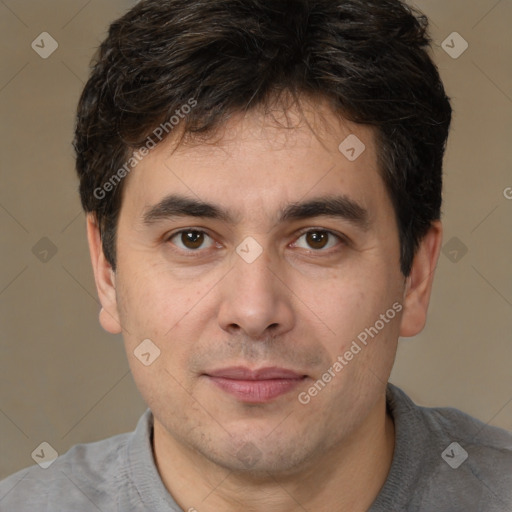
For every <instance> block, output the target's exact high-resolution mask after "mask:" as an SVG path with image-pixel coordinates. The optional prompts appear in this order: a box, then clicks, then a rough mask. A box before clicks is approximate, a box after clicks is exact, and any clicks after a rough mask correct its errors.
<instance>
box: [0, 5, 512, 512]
mask: <svg viewBox="0 0 512 512" xmlns="http://www.w3.org/2000/svg"><path fill="white" fill-rule="evenodd" d="M426 26H427V23H426V20H425V18H424V17H422V16H420V15H419V14H414V13H413V12H412V10H411V9H410V8H408V7H406V6H405V5H404V4H402V3H401V2H400V1H399V0H370V1H362V0H310V1H307V0H294V1H285V0H282V1H270V0H269V1H262V0H245V1H243V2H241V1H239V0H215V1H213V0H188V1H184V0H166V1H162V0H143V1H142V2H139V3H138V4H137V5H136V6H135V7H134V8H133V9H132V10H131V11H130V12H128V13H127V14H126V15H125V16H124V17H123V18H121V19H119V20H117V21H116V22H114V23H113V24H112V25H111V28H110V32H109V35H108V37H107V39H106V40H105V42H104V43H103V44H102V46H101V49H100V51H99V54H98V58H97V62H96V64H95V66H94V69H93V71H92V75H91V77H90V79H89V81H88V83H87V85H86V86H85V90H84V92H83V95H82V98H81V100H80V104H79V108H78V120H77V127H76V138H75V149H76V152H77V170H78V175H79V177H80V194H81V199H82V204H83V207H84V209H85V211H86V212H87V214H88V215H87V233H88V240H89V245H90V251H91V258H92V264H93V268H94V274H95V279H96V286H97V290H98V294H99V298H100V300H101V304H102V306H103V308H102V310H101V313H100V322H101V324H102V326H103V327H104V328H105V329H106V330H107V331H108V332H111V333H120V332H122V333H123V336H124V340H125V345H126V351H127V356H128V360H129V363H130V367H131V370H132V373H133V376H134V379H135V382H136V383H137V385H138V388H139V390H140V392H141V394H142V396H143V397H144V399H145V401H146V402H147V404H148V407H149V409H148V411H147V412H146V413H145V414H144V416H143V417H142V418H141V419H140V421H139V424H138V426H137V429H136V431H135V432H134V433H130V434H123V435H120V436H116V437H114V438H111V439H107V440H104V441H100V442H98V443H92V444H88V445H79V446H75V447H74V448H73V449H71V450H70V451H69V452H68V453H66V454H65V455H63V456H61V457H60V458H58V459H57V460H56V461H55V462H54V463H53V464H52V465H51V466H50V467H49V468H47V469H45V470H43V469H41V468H39V467H33V468H29V469H27V470H24V471H21V472H19V473H17V474H15V475H13V476H11V477H9V478H8V479H7V480H5V481H4V482H3V483H2V486H1V492H0V498H1V501H0V507H1V510H6V511H7V510H8V511H11V510H13V511H18V510H30V511H52V512H53V511H59V510H63V511H64V510H66V511H67V510H76V511H86V510H87V511H89V510H102V511H112V510H116V511H122V512H129V511H143V510H148V511H149V510H151V511H159V512H160V511H199V512H218V511H223V512H231V511H241V510H242V511H255V512H260V511H265V512H266V511H273V512H289V511H315V512H326V511H345V510H347V511H368V510H370V511H371V512H376V511H401V510H407V511H434V510H435V511H455V510H464V511H477V510H486V511H496V512H497V511H505V510H512V493H511V489H512V478H511V471H510V470H511V467H512V466H511V464H512V455H511V453H512V452H511V450H512V442H511V436H510V434H508V433H507V432H505V431H503V430H500V429H497V428H493V427H489V426H487V425H485V424H483V423H481V422H480V421H478V420H476V419H473V418H471V417H469V416H467V415H465V414H464V413H462V412H460V411H457V410H454V409H425V408H420V407H418V406H416V405H414V404H413V403H412V401H411V400H410V399H409V398H408V397H407V396H406V395H405V394H404V393H403V392H402V391H401V390H399V389H398V388H396V387H394V386H392V385H390V384H388V377H389V375H390V372H391V368H392V365H393V361H394V357H395V353H396V348H397V340H398V337H399V336H406V337H407V336H414V335H415V334H417V333H419V332H420V331H421V330H422V328H423V326H424V324H425V319H426V314H427V308H428V303H429V298H430V291H431V287H432V280H433V274H434V269H435V266H436V262H437V258H438V255H439V248H440V246H441V238H442V227H441V223H440V220H439V218H440V206H441V188H442V187H441V183H442V179H441V169H442V157H443V152H444V147H445V143H446V138H447V135H448V129H449V124H450V117H451V108H450V105H449V101H448V99H447V97H446V95H445V92H444V89H443V86H442V83H441V81H440V78H439V75H438V72H437V69H436V67H435V66H434V64H433V63H432V61H431V59H430V57H429V56H428V53H427V50H428V44H429V39H428V36H427V32H426Z"/></svg>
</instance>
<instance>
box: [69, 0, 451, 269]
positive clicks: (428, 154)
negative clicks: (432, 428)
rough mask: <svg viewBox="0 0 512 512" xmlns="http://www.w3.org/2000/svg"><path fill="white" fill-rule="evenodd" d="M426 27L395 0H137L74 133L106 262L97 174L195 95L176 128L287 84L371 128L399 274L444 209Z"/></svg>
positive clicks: (109, 214) (106, 225) (107, 208)
mask: <svg viewBox="0 0 512 512" xmlns="http://www.w3.org/2000/svg"><path fill="white" fill-rule="evenodd" d="M427 25H428V22H427V19H426V18H425V16H423V15H421V14H420V13H419V12H417V11H415V10H413V9H412V8H411V7H408V6H406V5H405V4H404V3H403V2H401V1H400V0H369V1H368V0H267V1H264V0H143V1H141V2H139V3H138V4H136V5H135V6H134V7H133V8H132V9H131V10H130V11H129V12H128V13H127V14H126V15H124V16H123V17H122V18H120V19H118V20H117V21H115V22H113V23H112V25H111V26H110V30H109V33H108V37H107V38H106V40H105V41H104V42H103V43H102V45H101V47H100V48H99V51H98V53H97V56H96V59H95V62H94V65H93V68H92V72H91V76H90V78H89V80H88V82H87V84H86V85H85V88H84V91H83V93H82V96H81V98H80V102H79V105H78V114H77V124H76V132H75V140H74V147H75V151H76V168H77V172H78V175H79V178H80V196H81V201H82V205H83V207H84V209H85V211H87V212H94V214H95V215H96V218H97V221H98V224H99V226H100V232H101V235H102V246H103V251H104V253H105V256H106V258H107V260H108V261H109V263H110V264H111V265H112V267H113V268H114V269H115V260H116V251H115V241H116V226H117V220H118V217H119V211H120V207H121V200H122V191H123V180H119V183H115V186H112V187H111V186H108V185H107V186H106V184H107V183H108V182H109V180H110V183H111V184H112V179H113V177H114V176H115V175H116V173H117V177H119V172H120V170H121V169H122V168H123V166H125V164H126V162H127V161H128V160H129V158H130V156H132V152H133V150H135V149H137V148H139V147H141V146H143V145H144V144H146V143H147V141H148V137H151V135H152V134H153V133H154V131H155V129H157V128H158V127H159V126H160V125H162V124H163V123H166V122H169V119H170V118H171V117H172V116H173V115H176V111H177V110H179V109H180V108H181V107H182V106H183V105H186V104H187V102H189V101H190V100H191V99H193V101H195V102H196V104H195V106H194V108H193V109H191V111H190V112H189V113H188V114H187V115H186V116H182V118H181V119H180V128H181V131H182V132H183V133H184V134H187V135H188V136H191V137H192V136H197V135H199V134H203V135H204V134H208V133H213V132H215V130H216V129H217V128H218V127H219V126H220V125H222V123H223V122H225V121H226V120H227V119H228V118H229V116H230V115H232V114H233V113H234V112H244V111H249V110H251V109H254V108H255V107H256V106H260V107H261V106H262V105H263V106H264V105H266V104H269V102H271V101H272V100H273V99H274V100H275V98H276V97H279V95H280V94H282V93H285V92H286V93H291V95H292V96H293V97H294V98H299V97H301V96H303V95H310V96H314V97H321V98H325V99H327V100H328V101H329V103H330V105H331V106H332V108H333V111H334V112H336V113H338V114H339V115H340V116H342V117H344V118H346V119H348V120H350V121H353V122H356V123H363V124H368V125H371V126H373V127H375V128H376V133H377V138H378V143H379V147H378V152H379V153H378V158H379V164H380V167H381V171H382V176H383V178H384V182H385V184H386V187H387V190H388V193H389V195H390V198H391V201H392V203H393V206H394V209H395V213H396V218H397V224H398V231H399V235H400V245H401V259H400V264H401V269H402V272H403V273H404V275H408V274H409V272H410V269H411V264H412V260H413V257H414V254H415V251H416V249H417V246H418V243H419V241H420V240H421V238H422V237H423V236H424V234H425V233H426V231H427V230H428V228H429V227H430V225H431V223H432V221H434V220H437V219H438V218H439V217H440V208H441V190H442V159H443V154H444V149H445V144H446V139H447V136H448V130H449V126H450V120H451V107H450V103H449V100H448V98H447V96H446V94H445V91H444V88H443V85H442V82H441V79H440V77H439V73H438V70H437V68H436V66H435V65H434V63H433V62H432V60H431V58H430V57H429V55H428V51H427V50H428V46H429V44H430V40H429V37H428V34H427ZM169 133H170V130H169ZM164 138H165V137H163V138H162V140H163V139H164ZM156 142H157V143H158V142H160V141H156ZM125 170H126V166H125ZM121 174H124V173H121ZM98 190H102V191H105V192H107V191H108V193H105V195H104V197H98V195H99V194H98V193H97V191H98ZM95 191H96V192H95ZM101 195H102V196H103V193H102V194H101Z"/></svg>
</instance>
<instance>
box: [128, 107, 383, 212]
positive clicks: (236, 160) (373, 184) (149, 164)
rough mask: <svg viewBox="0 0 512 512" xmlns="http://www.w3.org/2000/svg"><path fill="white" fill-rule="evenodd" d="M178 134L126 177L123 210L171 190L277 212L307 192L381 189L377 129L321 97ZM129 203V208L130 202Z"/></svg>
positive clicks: (365, 193)
mask: <svg viewBox="0 0 512 512" xmlns="http://www.w3.org/2000/svg"><path fill="white" fill-rule="evenodd" d="M179 135H180V134H179V133H176V134H175V136H174V137H173V134H171V136H170V137H169V138H168V139H167V140H164V141H163V142H162V143H160V144H159V145H158V146H157V147H156V148H154V149H153V150H151V152H150V153H149V154H148V155H147V156H146V157H144V159H142V160H141V161H140V162H139V163H138V164H137V166H136V168H135V169H134V171H133V172H132V173H131V174H130V176H129V177H128V180H127V183H125V188H126V190H125V194H124V197H125V200H124V201H123V209H126V208H127V207H128V208H129V209H130V210H132V209H133V208H135V207H137V208H138V209H139V211H140V210H142V209H147V207H148V206H149V205H151V204H155V203H156V202H158V201H159V200H160V199H161V198H162V197H163V196H165V195H167V194H169V193H180V194H182V195H187V196H189V197H195V198H196V199H200V200H209V201H210V202H212V201H213V202H218V203H219V204H223V205H225V206H226V207H227V208H228V209H232V212H233V214H239V213H240V212H241V211H243V210H245V211H247V209H252V211H253V212H255V213H257V214H260V213H262V212H263V211H265V212H268V213H269V214H270V211H271V210H273V211H275V210H276V209H277V208H282V207H283V204H285V203H287V202H296V201H298V200H303V199H304V198H306V197H307V196H308V195H310V196H318V195H326V194H327V193H349V192H350V195H352V196H356V197H357V196H359V200H360V202H361V201H362V202H363V203H366V202H367V201H368V198H369V197H370V196H371V195H372V194H373V195H375V196H381V195H382V192H383V189H384V185H383V182H382V180H381V178H380V173H379V171H378V166H377V152H376V146H375V136H374V131H373V129H372V128H371V127H368V126H364V125H358V124H355V123H351V122H348V121H346V120H344V119H342V118H340V117H339V116H337V115H336V114H334V112H332V111H331V110H330V109H329V108H328V107H327V106H326V105H325V104H324V103H321V102H318V103H304V104H302V105H301V111H299V110H298V109H297V108H291V109H289V110H287V111H283V110H282V109H281V110H279V109H276V110H275V111H272V112H266V113H263V112H260V111H257V110H256V111H252V112H248V113H245V114H236V115H233V116H232V117H231V118H230V119H229V120H228V122H226V123H225V124H224V125H223V126H221V127H220V128H219V129H218V130H217V131H216V132H215V133H214V134H212V135H209V136H208V137H202V136H199V137H192V138H191V137H187V136H186V137H185V138H184V139H183V140H182V141H181V142H180V137H179ZM126 199H129V201H128V203H129V205H127V204H126V203H127V201H126ZM132 207H133V208H132Z"/></svg>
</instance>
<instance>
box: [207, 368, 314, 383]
mask: <svg viewBox="0 0 512 512" xmlns="http://www.w3.org/2000/svg"><path fill="white" fill-rule="evenodd" d="M206 375H208V376H210V377H223V378H225V379H233V380H269V379H300V378H302V377H305V375H304V374H302V373H297V372H295V371H293V370H288V369H287V368H278V367H276V366H272V367H267V368H258V369H255V370H251V369H250V368H246V367H243V366H231V367H229V368H221V369H220V370H213V371H210V372H208V373H206Z"/></svg>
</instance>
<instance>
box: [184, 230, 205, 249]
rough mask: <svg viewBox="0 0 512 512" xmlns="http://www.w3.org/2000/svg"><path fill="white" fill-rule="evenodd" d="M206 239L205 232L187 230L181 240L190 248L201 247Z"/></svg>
mask: <svg viewBox="0 0 512 512" xmlns="http://www.w3.org/2000/svg"><path fill="white" fill-rule="evenodd" d="M203 240H204V234H203V233H200V232H199V231H186V232H185V233H182V235H181V241H182V242H183V244H184V245H185V247H188V248H189V249H197V248H198V247H201V245H202V244H203Z"/></svg>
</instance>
